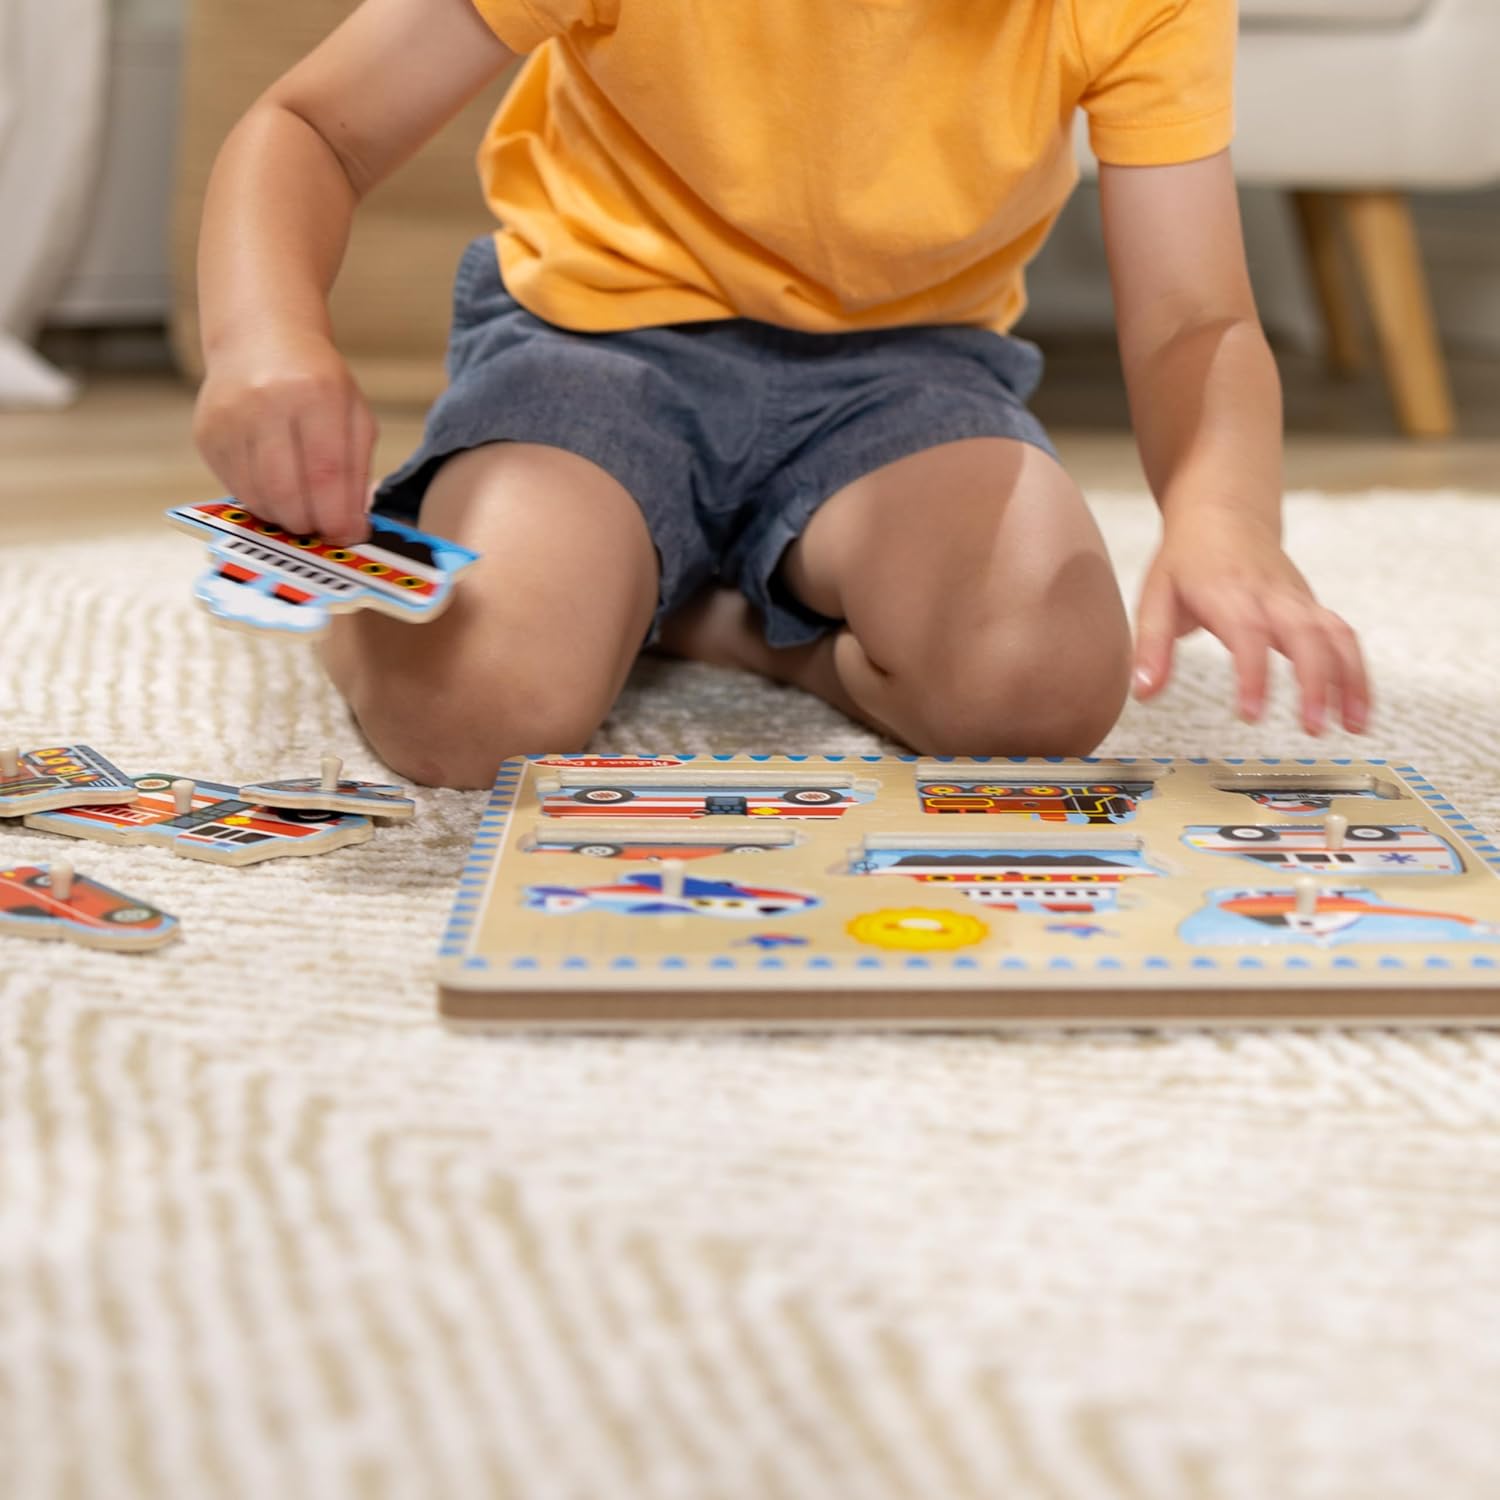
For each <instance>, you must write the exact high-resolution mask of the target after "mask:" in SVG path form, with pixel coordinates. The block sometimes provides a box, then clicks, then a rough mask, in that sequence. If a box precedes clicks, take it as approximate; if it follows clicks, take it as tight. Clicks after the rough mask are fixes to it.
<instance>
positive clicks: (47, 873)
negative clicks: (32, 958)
mask: <svg viewBox="0 0 1500 1500" xmlns="http://www.w3.org/2000/svg"><path fill="white" fill-rule="evenodd" d="M178 931H179V923H178V921H177V918H176V917H174V916H172V915H170V914H169V913H168V912H164V911H162V910H161V909H160V908H159V907H156V906H153V905H151V903H150V902H149V901H142V900H141V899H140V898H139V897H137V896H127V895H126V894H125V893H124V892H123V891H117V890H114V889H113V888H112V887H110V886H107V885H103V884H101V883H100V882H99V881H97V880H90V879H89V877H88V876H87V875H79V874H76V873H75V872H74V870H73V867H72V866H71V865H70V864H68V863H67V861H66V860H60V859H57V860H53V861H52V863H51V864H50V865H12V866H11V867H10V868H8V869H0V933H9V934H11V935H13V936H16V937H30V938H44V939H46V938H62V939H65V940H66V941H68V942H72V943H82V944H83V945H84V946H85V947H88V948H110V949H113V950H115V951H117V952H122V953H131V952H141V951H144V950H145V949H148V948H159V947H161V945H162V944H163V943H169V942H171V941H172V939H173V938H175V937H176V936H177V935H178Z"/></svg>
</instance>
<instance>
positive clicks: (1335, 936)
mask: <svg viewBox="0 0 1500 1500" xmlns="http://www.w3.org/2000/svg"><path fill="white" fill-rule="evenodd" d="M1309 884H1311V886H1312V888H1311V889H1309V886H1308V884H1304V885H1303V886H1302V888H1301V889H1300V890H1299V889H1296V888H1286V887H1273V888H1266V887H1262V888H1260V889H1236V888H1234V887H1227V888H1222V889H1219V890H1212V891H1206V892H1205V893H1204V900H1205V905H1204V906H1203V907H1201V908H1200V909H1199V910H1198V911H1196V912H1194V913H1193V914H1192V915H1191V916H1190V917H1188V918H1187V920H1186V921H1184V922H1183V924H1182V926H1181V928H1180V929H1179V933H1178V935H1179V936H1180V937H1181V938H1182V940H1183V942H1185V943H1202V944H1232V943H1316V944H1321V945H1325V946H1326V945H1328V944H1332V943H1346V942H1360V943H1473V942H1482V941H1490V940H1494V939H1500V925H1497V924H1495V923H1491V922H1482V921H1480V920H1478V919H1477V918H1475V917H1467V916H1461V915H1458V914H1457V913H1454V912H1444V911H1428V910H1426V909H1424V908H1420V907H1414V906H1407V905H1405V904H1404V903H1402V902H1399V901H1395V900H1392V899H1390V898H1388V897H1383V896H1381V895H1380V893H1379V892H1378V891H1373V890H1367V889H1365V888H1364V887H1362V886H1327V887H1324V888H1322V889H1318V888H1317V886H1316V884H1314V883H1312V882H1311V881H1310V878H1309Z"/></svg>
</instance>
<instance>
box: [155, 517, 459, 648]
mask: <svg viewBox="0 0 1500 1500" xmlns="http://www.w3.org/2000/svg"><path fill="white" fill-rule="evenodd" d="M167 518H168V520H170V521H171V522H172V524H173V525H175V526H177V527H180V528H181V529H182V530H184V531H190V532H193V533H195V534H196V535H198V536H201V537H204V538H206V539H207V541H208V550H209V555H210V557H211V559H212V565H211V566H210V568H209V569H208V571H207V572H206V573H204V574H203V575H202V576H201V577H200V578H199V580H198V583H197V587H196V589H195V594H196V597H197V599H198V602H199V603H200V604H201V605H203V607H204V608H205V609H207V610H208V611H209V613H210V614H212V615H213V616H214V617H215V618H216V619H218V620H220V621H222V622H223V623H224V624H226V625H233V626H237V627H239V628H241V629H245V630H262V631H272V632H278V633H281V634H285V635H292V636H301V637H312V636H317V635H320V634H322V632H323V631H324V630H326V629H327V628H328V622H329V618H330V616H331V615H333V614H341V613H347V612H348V611H351V610H356V609H374V610H379V611H380V612H381V613H382V614H387V615H392V616H394V617H395V618H396V619H398V620H406V621H409V622H411V623H415V624H420V623H422V622H424V621H427V620H432V619H435V618H436V617H437V616H438V615H439V614H441V613H442V611H443V610H444V609H446V608H447V606H448V604H449V602H450V601H451V599H452V597H453V586H454V580H455V579H456V578H457V577H458V575H459V574H460V573H461V572H462V571H463V570H464V569H465V568H467V567H468V566H469V565H470V564H471V563H473V562H476V561H477V560H478V554H477V553H475V552H471V551H469V549H468V548H467V547H461V546H459V545H458V543H456V542H450V541H447V540H445V539H444V538H442V537H436V536H429V535H428V534H427V533H426V532H424V531H418V530H417V529H416V528H415V527H413V526H404V525H402V524H401V523H400V522H399V521H393V520H390V519H389V518H388V517H385V516H375V515H372V516H370V517H369V518H368V520H369V525H370V536H369V538H368V540H366V541H363V542H359V543H357V544H355V545H354V546H352V547H338V546H335V545H334V544H333V543H332V542H329V541H326V540H324V539H323V538H322V537H318V536H302V537H299V536H293V535H292V534H291V533H290V532H288V531H284V530H283V529H282V528H281V527H279V526H277V525H275V524H274V523H273V522H270V521H263V520H261V519H260V518H259V517H258V516H254V515H252V514H251V513H250V512H249V511H248V510H245V509H244V508H243V507H242V506H239V505H237V504H235V502H234V501H233V500H216V501H212V502H210V503H207V504H203V505H179V506H175V507H174V508H173V509H171V510H169V511H168V512H167Z"/></svg>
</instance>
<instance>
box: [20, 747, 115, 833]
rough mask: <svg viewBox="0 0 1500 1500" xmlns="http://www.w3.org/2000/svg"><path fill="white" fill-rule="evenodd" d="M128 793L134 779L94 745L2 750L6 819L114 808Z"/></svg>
mask: <svg viewBox="0 0 1500 1500" xmlns="http://www.w3.org/2000/svg"><path fill="white" fill-rule="evenodd" d="M122 794H123V795H125V796H127V797H130V796H133V795H134V786H133V784H132V783H131V780H130V777H128V776H127V775H126V774H125V773H124V772H123V771H122V770H120V768H119V767H118V766H114V765H111V764H110V763H109V761H107V760H105V758H104V757H103V756H102V755H100V754H99V752H98V751H97V750H94V749H92V748H90V747H89V746H88V745H53V746H49V747H47V748H45V749H41V750H25V751H22V750H17V749H14V748H10V747H7V748H5V749H0V818H21V817H25V816H26V814H28V813H34V812H46V811H48V810H49V809H51V808H54V807H76V806H78V805H79V804H81V803H103V804H108V803H110V802H118V801H119V800H120V797H121V795H122Z"/></svg>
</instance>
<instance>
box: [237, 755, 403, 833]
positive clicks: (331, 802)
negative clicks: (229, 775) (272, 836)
mask: <svg viewBox="0 0 1500 1500" xmlns="http://www.w3.org/2000/svg"><path fill="white" fill-rule="evenodd" d="M343 770H344V763H343V761H341V760H340V759H339V758H338V756H336V755H325V756H324V757H323V763H322V769H321V771H320V773H319V774H318V775H317V776H303V777H298V778H294V779H293V780H290V781H257V782H253V783H252V784H251V785H249V786H242V787H241V788H240V799H241V800H242V801H244V802H256V803H260V804H263V805H265V806H267V807H280V808H295V809H297V810H299V811H312V812H342V813H356V814H357V813H364V814H366V815H367V816H369V817H373V818H389V819H390V820H391V821H393V822H404V821H405V820H406V819H407V818H410V817H412V816H414V815H415V813H416V811H417V804H416V803H415V802H413V801H412V799H411V797H410V796H409V795H408V794H407V790H406V788H405V787H404V786H391V785H389V784H388V783H385V782H380V781H349V780H346V779H345V777H344V774H343Z"/></svg>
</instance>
